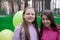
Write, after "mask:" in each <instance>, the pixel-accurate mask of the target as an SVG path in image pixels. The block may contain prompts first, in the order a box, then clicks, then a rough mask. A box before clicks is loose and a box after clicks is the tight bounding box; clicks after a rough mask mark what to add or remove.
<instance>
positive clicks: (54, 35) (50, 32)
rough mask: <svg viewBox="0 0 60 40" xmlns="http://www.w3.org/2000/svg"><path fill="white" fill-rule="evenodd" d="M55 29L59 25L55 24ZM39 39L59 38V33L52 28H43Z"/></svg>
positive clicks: (59, 39)
mask: <svg viewBox="0 0 60 40" xmlns="http://www.w3.org/2000/svg"><path fill="white" fill-rule="evenodd" d="M57 29H60V27H59V26H57ZM59 31H60V30H59ZM41 40H60V34H58V33H57V32H55V31H53V30H52V29H49V28H44V29H43V36H42V37H41Z"/></svg>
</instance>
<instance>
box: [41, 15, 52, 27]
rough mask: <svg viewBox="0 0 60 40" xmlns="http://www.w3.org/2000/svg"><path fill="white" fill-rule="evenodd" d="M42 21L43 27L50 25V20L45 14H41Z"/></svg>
mask: <svg viewBox="0 0 60 40" xmlns="http://www.w3.org/2000/svg"><path fill="white" fill-rule="evenodd" d="M42 23H43V25H44V26H45V27H50V24H51V21H50V20H49V19H48V17H47V16H46V15H42Z"/></svg>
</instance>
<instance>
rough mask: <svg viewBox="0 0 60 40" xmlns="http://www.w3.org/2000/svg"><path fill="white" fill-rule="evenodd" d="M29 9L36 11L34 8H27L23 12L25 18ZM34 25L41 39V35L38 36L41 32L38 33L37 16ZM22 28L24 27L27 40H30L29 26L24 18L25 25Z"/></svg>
mask: <svg viewBox="0 0 60 40" xmlns="http://www.w3.org/2000/svg"><path fill="white" fill-rule="evenodd" d="M27 9H33V10H34V8H32V7H27V8H26V9H25V10H24V12H23V16H24V14H25V12H26V10H27ZM34 11H35V10H34ZM35 14H36V13H35ZM32 24H33V25H34V28H35V29H36V32H37V37H38V39H39V35H38V34H39V32H38V25H37V21H36V16H35V20H34V21H33V22H32ZM22 27H24V30H25V40H30V33H29V29H28V25H27V23H26V20H25V19H24V17H23V25H22Z"/></svg>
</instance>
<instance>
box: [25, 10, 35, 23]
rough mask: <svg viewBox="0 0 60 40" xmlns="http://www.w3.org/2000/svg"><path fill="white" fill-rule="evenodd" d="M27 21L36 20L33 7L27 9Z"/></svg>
mask: <svg viewBox="0 0 60 40" xmlns="http://www.w3.org/2000/svg"><path fill="white" fill-rule="evenodd" d="M24 19H25V21H26V22H29V23H32V22H33V21H34V20H35V11H34V10H33V9H27V10H26V12H25V14H24Z"/></svg>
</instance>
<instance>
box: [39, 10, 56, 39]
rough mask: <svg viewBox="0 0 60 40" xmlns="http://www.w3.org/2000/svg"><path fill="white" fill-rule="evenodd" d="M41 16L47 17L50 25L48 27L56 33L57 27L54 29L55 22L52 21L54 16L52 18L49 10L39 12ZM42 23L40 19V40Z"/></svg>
mask: <svg viewBox="0 0 60 40" xmlns="http://www.w3.org/2000/svg"><path fill="white" fill-rule="evenodd" d="M43 15H46V16H47V17H48V19H49V20H50V21H51V24H50V27H51V29H52V30H53V31H56V32H57V27H56V24H55V21H54V16H53V11H51V10H44V11H42V12H41V18H42V16H43ZM43 27H44V25H43V23H42V19H41V27H40V40H41V37H42V36H43Z"/></svg>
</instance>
